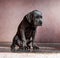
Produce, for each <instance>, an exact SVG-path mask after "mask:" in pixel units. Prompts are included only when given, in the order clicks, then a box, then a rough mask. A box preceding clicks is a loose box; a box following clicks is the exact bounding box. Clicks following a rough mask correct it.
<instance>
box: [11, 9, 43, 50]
mask: <svg viewBox="0 0 60 58" xmlns="http://www.w3.org/2000/svg"><path fill="white" fill-rule="evenodd" d="M37 26H42V13H41V12H40V11H38V10H33V11H31V12H30V13H28V14H27V15H25V16H24V18H23V20H22V22H21V23H20V24H19V26H18V29H17V33H16V35H15V36H14V38H13V42H12V45H11V50H15V46H16V45H17V46H18V47H19V48H21V49H30V48H31V46H32V47H33V49H39V47H37V46H36V45H35V44H34V38H35V33H36V28H37ZM30 43H32V45H31V46H30Z"/></svg>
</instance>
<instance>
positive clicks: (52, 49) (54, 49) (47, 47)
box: [0, 43, 60, 53]
mask: <svg viewBox="0 0 60 58" xmlns="http://www.w3.org/2000/svg"><path fill="white" fill-rule="evenodd" d="M10 45H11V43H0V52H10V53H11V50H10ZM37 45H38V46H39V48H40V49H39V50H33V49H31V50H18V49H16V51H15V52H17V53H24V52H26V53H60V43H37ZM15 52H13V53H15Z"/></svg>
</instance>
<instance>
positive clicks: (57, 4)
mask: <svg viewBox="0 0 60 58" xmlns="http://www.w3.org/2000/svg"><path fill="white" fill-rule="evenodd" d="M34 9H37V10H41V11H42V13H43V19H44V20H43V26H42V27H38V28H37V30H38V31H37V34H36V40H37V41H39V42H60V29H59V28H60V0H0V42H11V41H12V39H13V36H14V35H15V33H16V31H17V27H18V25H19V23H20V22H21V20H22V19H23V17H24V15H25V14H27V13H28V12H30V11H32V10H34Z"/></svg>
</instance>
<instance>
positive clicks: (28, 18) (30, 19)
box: [26, 13, 32, 23]
mask: <svg viewBox="0 0 60 58" xmlns="http://www.w3.org/2000/svg"><path fill="white" fill-rule="evenodd" d="M26 18H27V20H28V22H29V23H31V21H32V14H31V13H29V14H27V15H26Z"/></svg>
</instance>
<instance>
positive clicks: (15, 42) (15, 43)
mask: <svg viewBox="0 0 60 58" xmlns="http://www.w3.org/2000/svg"><path fill="white" fill-rule="evenodd" d="M16 45H17V46H18V47H19V48H22V42H21V41H20V40H19V38H18V35H15V37H14V39H13V42H12V45H11V51H15V46H16Z"/></svg>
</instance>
